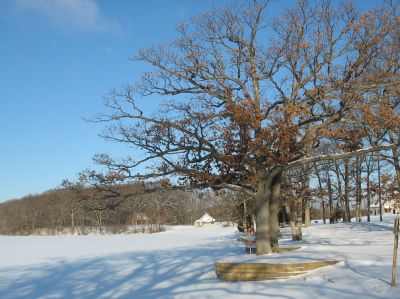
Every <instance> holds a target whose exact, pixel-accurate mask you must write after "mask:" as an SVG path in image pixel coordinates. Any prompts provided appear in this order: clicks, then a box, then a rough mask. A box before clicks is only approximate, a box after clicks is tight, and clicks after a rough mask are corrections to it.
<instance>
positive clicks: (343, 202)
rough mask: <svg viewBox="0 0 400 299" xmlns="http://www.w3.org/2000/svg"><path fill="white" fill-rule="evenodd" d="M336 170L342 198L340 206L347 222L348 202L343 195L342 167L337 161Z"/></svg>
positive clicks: (343, 218) (343, 217)
mask: <svg viewBox="0 0 400 299" xmlns="http://www.w3.org/2000/svg"><path fill="white" fill-rule="evenodd" d="M335 172H336V180H337V186H338V194H339V198H340V206H341V210H342V222H346V221H347V208H346V204H345V200H344V196H343V192H342V180H341V177H340V169H339V164H338V163H335Z"/></svg>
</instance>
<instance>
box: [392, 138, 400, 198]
mask: <svg viewBox="0 0 400 299" xmlns="http://www.w3.org/2000/svg"><path fill="white" fill-rule="evenodd" d="M389 140H390V142H391V143H395V142H398V141H395V139H394V135H393V133H392V132H390V133H389ZM397 140H398V139H397ZM392 157H393V165H394V169H395V171H396V179H397V186H398V188H399V190H400V159H399V151H398V149H397V147H395V148H393V149H392Z"/></svg>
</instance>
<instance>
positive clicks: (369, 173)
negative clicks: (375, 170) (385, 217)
mask: <svg viewBox="0 0 400 299" xmlns="http://www.w3.org/2000/svg"><path fill="white" fill-rule="evenodd" d="M370 176H371V158H369V160H368V162H367V222H370V221H371V216H370V215H371V180H370Z"/></svg>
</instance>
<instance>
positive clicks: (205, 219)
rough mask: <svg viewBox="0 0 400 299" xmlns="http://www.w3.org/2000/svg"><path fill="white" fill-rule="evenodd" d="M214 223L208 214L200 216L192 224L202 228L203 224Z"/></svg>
mask: <svg viewBox="0 0 400 299" xmlns="http://www.w3.org/2000/svg"><path fill="white" fill-rule="evenodd" d="M214 222H215V219H214V218H213V217H211V216H210V215H209V214H208V213H205V214H204V215H203V216H201V217H200V218H199V219H197V220H196V221H195V222H194V226H197V227H202V226H204V225H205V224H213V223H214Z"/></svg>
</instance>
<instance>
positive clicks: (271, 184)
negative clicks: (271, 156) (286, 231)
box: [255, 167, 283, 255]
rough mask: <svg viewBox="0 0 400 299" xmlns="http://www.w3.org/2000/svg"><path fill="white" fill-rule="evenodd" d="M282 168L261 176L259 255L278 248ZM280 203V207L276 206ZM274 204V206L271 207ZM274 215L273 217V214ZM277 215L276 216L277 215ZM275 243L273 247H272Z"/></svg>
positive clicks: (258, 209) (257, 218) (258, 227)
mask: <svg viewBox="0 0 400 299" xmlns="http://www.w3.org/2000/svg"><path fill="white" fill-rule="evenodd" d="M282 171H283V170H282V168H278V167H277V168H273V169H272V170H270V171H269V172H268V173H266V174H265V175H263V173H261V175H260V176H259V182H258V183H257V192H256V195H255V200H256V226H257V230H256V247H257V255H262V254H268V253H271V252H272V248H274V250H279V247H278V233H279V221H278V208H279V196H280V189H281V186H280V184H281V178H282ZM276 201H278V205H276ZM271 202H273V203H272V206H271V207H270V205H271ZM271 213H273V214H274V216H273V217H271V216H272V214H271ZM275 214H276V215H275ZM272 242H273V245H272Z"/></svg>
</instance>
